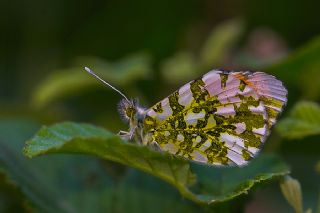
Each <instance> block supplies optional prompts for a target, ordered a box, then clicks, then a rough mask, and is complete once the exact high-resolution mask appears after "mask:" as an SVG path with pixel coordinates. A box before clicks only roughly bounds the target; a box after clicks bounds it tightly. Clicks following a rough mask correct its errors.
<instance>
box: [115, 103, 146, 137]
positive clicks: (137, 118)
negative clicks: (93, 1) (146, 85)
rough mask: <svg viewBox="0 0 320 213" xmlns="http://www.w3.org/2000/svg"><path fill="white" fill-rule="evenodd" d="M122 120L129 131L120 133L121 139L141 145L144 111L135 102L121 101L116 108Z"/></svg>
mask: <svg viewBox="0 0 320 213" xmlns="http://www.w3.org/2000/svg"><path fill="white" fill-rule="evenodd" d="M118 110H119V113H120V115H121V117H122V119H123V120H124V121H125V122H126V123H128V124H129V131H128V132H125V131H120V132H119V135H120V136H121V138H122V139H124V140H128V141H132V140H135V141H137V142H139V143H141V141H142V139H143V137H144V134H143V121H144V118H145V115H146V109H145V108H143V107H142V106H140V105H139V103H138V101H137V100H127V99H122V100H121V101H120V103H119V107H118Z"/></svg>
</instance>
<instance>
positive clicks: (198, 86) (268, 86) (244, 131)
mask: <svg viewBox="0 0 320 213" xmlns="http://www.w3.org/2000/svg"><path fill="white" fill-rule="evenodd" d="M286 102H287V90H286V89H285V87H284V86H283V85H282V83H281V81H279V80H277V79H276V78H275V77H273V76H271V75H268V74H266V73H263V72H256V73H251V72H226V71H218V70H214V71H211V72H209V73H207V74H205V75H204V76H202V78H199V79H197V80H194V81H191V82H189V83H187V84H185V85H184V86H182V87H181V88H180V89H179V90H178V91H176V92H174V93H172V94H171V95H169V96H168V97H167V98H165V99H163V100H162V101H160V102H159V103H157V104H156V105H154V106H153V107H151V108H150V109H149V110H147V112H146V117H145V120H144V127H143V128H144V135H145V137H144V140H145V141H143V143H144V144H150V143H157V144H158V145H159V147H160V148H161V149H162V150H164V151H168V152H170V153H172V154H174V155H179V156H182V157H184V158H187V159H190V160H193V161H196V162H200V163H205V164H212V165H239V166H241V165H245V164H246V163H247V162H248V161H249V160H250V159H252V158H253V157H254V156H256V154H257V153H258V152H259V150H260V149H261V147H262V145H263V143H264V142H265V140H266V138H267V136H268V135H269V133H270V129H271V127H272V125H274V123H275V122H276V117H277V115H278V114H279V113H280V112H281V111H282V109H283V106H284V105H285V104H286Z"/></svg>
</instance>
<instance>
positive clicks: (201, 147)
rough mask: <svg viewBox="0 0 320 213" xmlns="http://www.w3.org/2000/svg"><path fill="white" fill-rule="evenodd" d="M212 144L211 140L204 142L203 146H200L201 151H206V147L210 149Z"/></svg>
mask: <svg viewBox="0 0 320 213" xmlns="http://www.w3.org/2000/svg"><path fill="white" fill-rule="evenodd" d="M210 146H211V141H209V140H207V141H206V142H204V144H202V146H200V148H199V149H200V150H201V151H203V152H204V151H205V150H206V149H208V148H209V147H210Z"/></svg>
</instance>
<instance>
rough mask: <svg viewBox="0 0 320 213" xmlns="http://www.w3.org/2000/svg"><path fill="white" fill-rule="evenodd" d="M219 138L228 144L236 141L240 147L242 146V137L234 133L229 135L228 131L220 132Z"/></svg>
mask: <svg viewBox="0 0 320 213" xmlns="http://www.w3.org/2000/svg"><path fill="white" fill-rule="evenodd" d="M220 140H221V141H223V142H226V143H228V144H234V143H236V144H237V145H238V146H240V147H244V143H243V139H242V138H240V137H237V136H234V135H229V134H228V133H222V134H221V135H220Z"/></svg>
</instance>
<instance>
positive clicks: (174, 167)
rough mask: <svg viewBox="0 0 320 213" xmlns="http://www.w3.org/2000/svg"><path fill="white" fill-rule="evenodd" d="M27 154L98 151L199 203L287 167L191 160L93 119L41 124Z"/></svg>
mask: <svg viewBox="0 0 320 213" xmlns="http://www.w3.org/2000/svg"><path fill="white" fill-rule="evenodd" d="M24 153H25V155H26V156H28V157H35V156H39V155H44V154H48V153H78V154H89V155H95V156H98V157H100V158H103V159H107V160H111V161H115V162H118V163H122V164H124V165H127V166H130V167H134V168H136V169H139V170H142V171H144V172H147V173H149V174H151V175H153V176H156V177H159V178H161V179H162V180H164V181H166V182H168V183H170V184H171V185H173V186H174V187H176V188H177V189H178V190H179V191H180V193H181V194H182V195H183V196H184V197H186V198H188V199H190V200H192V201H194V202H197V203H202V204H211V203H216V202H222V201H226V200H230V199H232V198H235V197H237V196H239V195H241V194H246V193H247V192H248V190H249V189H251V188H252V187H253V186H255V185H256V184H259V183H262V182H264V181H267V180H271V179H273V178H276V177H279V176H283V175H285V174H287V173H288V169H287V167H286V165H284V164H283V163H282V162H281V161H280V160H278V159H277V158H275V157H272V156H265V157H261V158H258V159H256V160H254V161H253V162H252V163H251V164H249V166H247V167H244V168H215V167H211V166H207V165H198V164H192V167H193V169H194V170H195V171H197V177H198V181H196V179H195V175H194V173H192V172H191V170H190V164H189V162H188V161H186V160H184V159H181V158H178V157H175V156H172V155H170V154H168V153H166V152H156V151H152V150H150V149H149V148H148V147H145V146H139V145H135V144H132V143H128V142H124V141H122V140H121V139H120V138H119V137H118V136H116V135H114V134H112V133H110V132H108V131H107V130H104V129H102V128H98V127H95V126H92V125H89V124H76V123H71V122H65V123H61V124H56V125H53V126H50V127H43V128H41V129H40V130H39V131H38V133H37V134H36V135H35V136H34V138H33V139H31V140H29V141H28V142H27V144H26V147H25V148H24Z"/></svg>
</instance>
